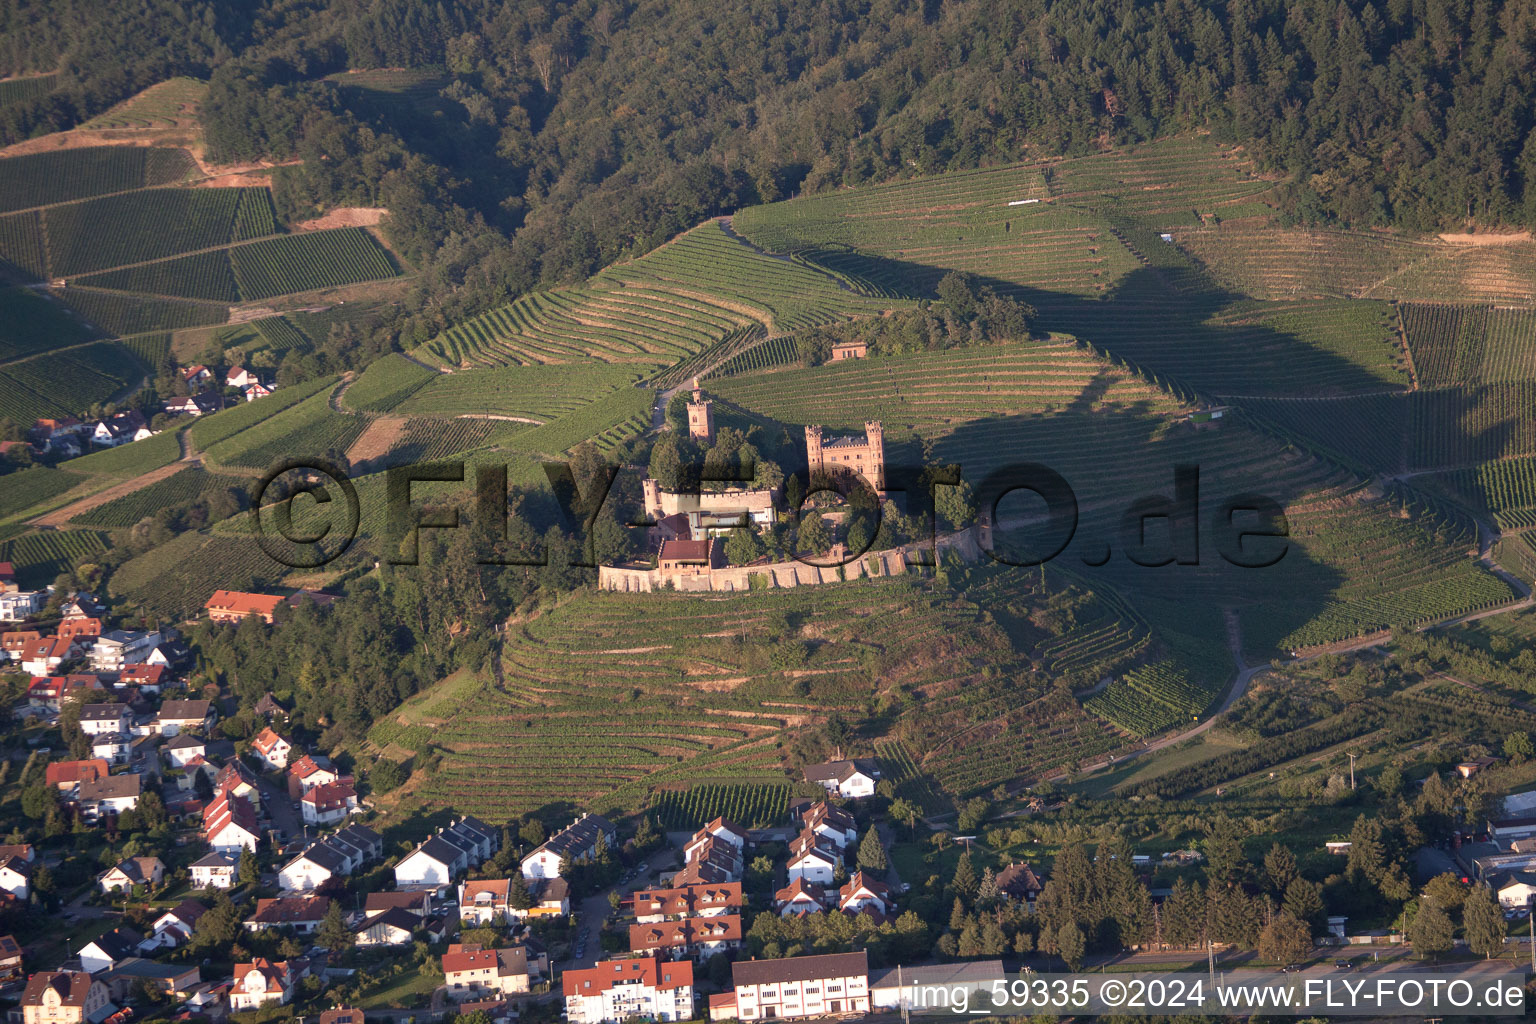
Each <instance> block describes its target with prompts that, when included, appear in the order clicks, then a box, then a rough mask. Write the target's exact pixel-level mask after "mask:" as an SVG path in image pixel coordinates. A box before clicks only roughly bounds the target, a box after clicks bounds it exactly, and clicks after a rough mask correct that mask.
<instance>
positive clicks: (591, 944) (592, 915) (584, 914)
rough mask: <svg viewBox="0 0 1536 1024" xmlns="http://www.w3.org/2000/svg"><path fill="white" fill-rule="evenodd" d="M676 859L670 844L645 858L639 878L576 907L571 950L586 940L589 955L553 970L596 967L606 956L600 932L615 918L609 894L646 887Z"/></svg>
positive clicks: (587, 899)
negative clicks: (574, 929)
mask: <svg viewBox="0 0 1536 1024" xmlns="http://www.w3.org/2000/svg"><path fill="white" fill-rule="evenodd" d="M676 858H677V850H676V849H675V848H674V847H672V846H670V845H668V846H663V847H662V848H661V849H659V850H657V851H655V852H654V853H652V854H651V855H650V856H648V857H646V858H645V868H644V870H643V871H642V872H641V873H640V875H639V876H638V878H635V879H631V880H630V882H629V883H627V884H625V885H622V886H613V887H610V888H608V889H604V890H603V891H602V892H598V893H594V894H592V895H591V896H588V897H587V898H586V899H584V900H582V901H581V903H580V904H579V905H578V906H577V907H576V913H577V915H578V917H577V925H576V929H577V930H576V932H575V933H574V934H573V935H572V936H571V950H572V951H573V952H574V951H575V948H576V943H577V941H578V940H580V939H583V938H584V939H585V940H586V942H585V945H584V947H583V948H584V949H585V950H586V952H585V953H584V954H583V955H582V956H581V958H580V959H577V958H576V957H574V956H572V957H570V958H569V959H566V960H562V961H560V962H558V963H555V964H552V965H551V969H552V970H554V971H557V972H558V971H567V970H571V969H573V968H582V967H591V966H593V965H594V964H596V963H597V960H598V958H599V957H601V956H603V955H605V954H604V953H603V948H602V945H603V944H602V942H601V940H599V938H598V932H600V931H602V929H603V925H604V924H606V923H607V921H608V919H609V918H610V917H612V916H613V908H612V907H611V906H609V905H608V894H609V893H610V892H612V891H613V890H614V889H619V892H620V895H628V893H627V892H626V891H625V890H627V889H629V887H630V886H632V885H634V884H636V882H639V883H640V884H646V883H647V882H648V880H649V879H650V878H651V877H652V876H654V875H655V874H656V872H657V871H659V870H661V868H662V867H663V866H664V865H666V864H669V863H671V862H672V861H673V860H675V859H676Z"/></svg>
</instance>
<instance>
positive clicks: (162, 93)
mask: <svg viewBox="0 0 1536 1024" xmlns="http://www.w3.org/2000/svg"><path fill="white" fill-rule="evenodd" d="M207 94H208V83H207V82H200V81H198V80H197V79H195V78H172V79H169V80H167V81H164V82H159V83H157V84H155V85H152V86H150V87H149V88H148V89H145V90H144V91H143V92H141V93H139V94H138V95H137V96H134V97H132V98H131V99H127V100H124V101H123V102H122V103H119V104H118V105H117V106H115V107H113V108H112V109H111V110H108V111H107V112H106V113H104V114H98V115H97V116H96V117H93V118H91V119H90V120H89V121H87V122H86V123H85V124H83V125H81V127H82V128H85V129H92V130H102V129H111V130H115V131H127V130H141V131H142V130H146V129H154V128H175V127H177V126H178V125H179V124H181V123H183V122H184V121H186V120H188V119H190V118H192V117H194V116H195V114H196V110H197V107H198V105H199V104H200V103H202V101H203V97H204V96H206V95H207Z"/></svg>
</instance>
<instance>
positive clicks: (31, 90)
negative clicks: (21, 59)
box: [0, 74, 59, 109]
mask: <svg viewBox="0 0 1536 1024" xmlns="http://www.w3.org/2000/svg"><path fill="white" fill-rule="evenodd" d="M58 80H59V76H58V75H57V74H49V75H23V76H21V77H18V78H5V79H0V109H4V108H5V107H8V106H10V105H11V104H12V103H21V102H24V101H26V100H35V99H39V98H40V97H43V96H46V95H48V94H49V93H50V92H52V91H53V89H54V86H55V84H56V83H57V82H58Z"/></svg>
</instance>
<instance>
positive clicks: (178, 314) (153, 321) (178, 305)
mask: <svg viewBox="0 0 1536 1024" xmlns="http://www.w3.org/2000/svg"><path fill="white" fill-rule="evenodd" d="M52 294H53V295H54V296H55V297H57V298H58V300H59V301H60V302H62V303H64V304H65V305H66V306H68V307H69V308H70V309H73V310H74V311H75V312H77V313H79V314H80V315H81V316H82V317H84V318H85V319H87V320H89V321H90V322H91V323H93V324H95V325H96V326H97V327H100V328H101V329H102V330H104V331H106V332H108V333H109V334H113V335H125V334H145V333H149V332H154V331H177V330H181V329H183V328H187V327H210V326H212V325H214V324H222V323H224V321H226V320H228V319H229V307H228V306H216V305H210V304H207V303H200V302H175V301H172V300H170V299H152V298H146V297H143V296H138V295H121V294H118V293H116V292H109V291H97V290H95V289H94V288H80V287H77V286H76V285H74V284H72V285H70V287H68V288H61V289H57V290H55V291H53V292H52ZM151 365H153V364H151Z"/></svg>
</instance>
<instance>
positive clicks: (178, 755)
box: [160, 732, 208, 768]
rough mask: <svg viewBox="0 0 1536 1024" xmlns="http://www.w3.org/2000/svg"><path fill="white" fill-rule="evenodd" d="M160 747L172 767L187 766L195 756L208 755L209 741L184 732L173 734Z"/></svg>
mask: <svg viewBox="0 0 1536 1024" xmlns="http://www.w3.org/2000/svg"><path fill="white" fill-rule="evenodd" d="M160 749H161V751H162V752H163V753H164V754H165V760H166V763H167V764H169V765H170V766H171V767H172V768H185V767H186V766H187V764H188V762H190V761H192V760H193V759H194V758H199V757H202V758H206V757H207V756H208V741H207V740H204V739H203V738H202V737H201V736H194V735H192V734H191V733H190V732H183V733H178V734H176V735H175V736H172V737H171V738H170V739H169V740H167V741H166V743H165V745H164V746H162V747H161V748H160Z"/></svg>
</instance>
